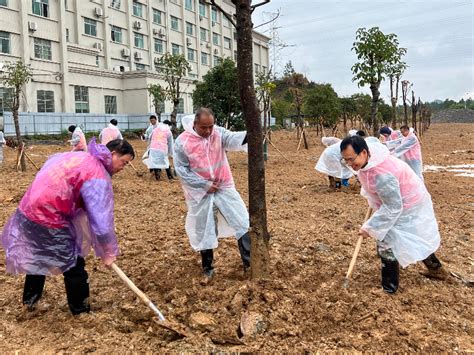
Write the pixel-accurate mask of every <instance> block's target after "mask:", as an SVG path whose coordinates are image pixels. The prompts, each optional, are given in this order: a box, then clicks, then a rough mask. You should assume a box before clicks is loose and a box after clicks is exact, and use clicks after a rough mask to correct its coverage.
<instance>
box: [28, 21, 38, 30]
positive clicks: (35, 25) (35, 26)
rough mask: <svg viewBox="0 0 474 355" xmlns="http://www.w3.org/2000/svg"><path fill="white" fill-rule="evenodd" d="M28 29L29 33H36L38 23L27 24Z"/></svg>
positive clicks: (30, 22)
mask: <svg viewBox="0 0 474 355" xmlns="http://www.w3.org/2000/svg"><path fill="white" fill-rule="evenodd" d="M28 29H29V30H30V31H33V32H34V31H36V30H38V23H37V22H33V21H29V22H28Z"/></svg>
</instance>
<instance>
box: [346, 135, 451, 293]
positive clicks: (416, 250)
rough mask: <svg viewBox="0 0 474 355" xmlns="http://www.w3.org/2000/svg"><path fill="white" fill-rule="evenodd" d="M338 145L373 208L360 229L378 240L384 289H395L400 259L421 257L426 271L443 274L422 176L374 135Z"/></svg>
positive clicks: (411, 260)
mask: <svg viewBox="0 0 474 355" xmlns="http://www.w3.org/2000/svg"><path fill="white" fill-rule="evenodd" d="M340 149H341V154H342V157H343V159H344V161H345V162H346V164H347V165H349V166H350V167H351V168H352V169H353V170H355V171H356V172H357V176H358V178H359V181H360V183H361V185H362V190H361V195H362V196H364V197H365V198H366V199H367V200H368V202H369V205H370V207H371V208H372V209H373V210H374V214H373V215H372V216H371V217H370V218H369V219H368V220H367V221H366V222H365V223H364V224H363V226H362V227H361V229H360V231H359V233H360V234H362V235H364V236H367V237H368V236H371V237H373V238H375V239H376V240H377V251H378V254H379V256H380V258H381V259H382V288H383V290H384V291H386V292H388V293H394V292H396V291H397V289H398V284H399V263H400V265H401V266H402V267H406V266H408V265H410V264H413V263H416V262H417V261H423V263H424V264H425V265H426V267H427V268H428V273H426V276H428V277H432V278H438V279H445V278H446V276H447V273H446V271H445V270H444V269H443V267H442V265H441V262H440V261H439V260H438V259H437V257H436V256H435V254H434V252H435V251H436V250H437V249H438V248H439V245H440V235H439V231H438V223H437V221H436V217H435V215H434V211H433V205H432V202H431V196H430V194H429V193H428V191H427V190H426V187H425V185H424V183H423V182H422V181H421V180H420V178H419V177H418V176H417V175H416V174H415V173H414V172H413V170H412V169H411V168H410V167H409V166H408V165H407V164H406V163H404V162H402V161H401V160H399V159H396V158H395V157H393V156H391V155H390V153H389V151H388V149H387V148H386V147H385V146H384V145H383V144H381V143H380V142H379V141H378V140H376V139H371V140H369V139H368V140H367V141H366V140H364V139H363V138H361V137H357V136H355V137H347V138H345V139H344V140H343V141H342V142H341V146H340Z"/></svg>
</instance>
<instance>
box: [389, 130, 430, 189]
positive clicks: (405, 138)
mask: <svg viewBox="0 0 474 355" xmlns="http://www.w3.org/2000/svg"><path fill="white" fill-rule="evenodd" d="M400 132H401V134H402V140H401V143H400V145H398V146H397V147H396V148H395V149H393V150H392V152H391V153H392V155H393V156H395V157H397V158H399V159H401V160H403V161H404V162H405V163H407V164H408V165H409V166H410V168H412V170H413V171H414V172H415V174H416V175H418V177H419V178H420V179H421V180H423V159H422V157H421V146H420V141H419V140H418V137H417V136H416V134H415V132H414V131H413V129H412V128H410V127H408V126H402V127H400Z"/></svg>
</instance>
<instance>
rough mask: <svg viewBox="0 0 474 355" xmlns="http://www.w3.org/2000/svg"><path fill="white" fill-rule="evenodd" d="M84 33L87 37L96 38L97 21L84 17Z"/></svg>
mask: <svg viewBox="0 0 474 355" xmlns="http://www.w3.org/2000/svg"><path fill="white" fill-rule="evenodd" d="M84 33H85V34H86V35H89V36H94V37H96V36H97V21H96V20H92V19H90V18H87V17H84Z"/></svg>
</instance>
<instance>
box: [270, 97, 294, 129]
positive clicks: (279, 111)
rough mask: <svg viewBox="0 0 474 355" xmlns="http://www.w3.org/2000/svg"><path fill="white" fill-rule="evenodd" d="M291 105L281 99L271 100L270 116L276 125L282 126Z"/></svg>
mask: <svg viewBox="0 0 474 355" xmlns="http://www.w3.org/2000/svg"><path fill="white" fill-rule="evenodd" d="M290 110H291V103H290V102H288V101H286V100H283V99H272V108H271V112H272V116H273V117H275V120H276V124H277V125H280V126H284V124H285V122H284V121H285V119H286V118H288V116H289V115H290Z"/></svg>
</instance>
